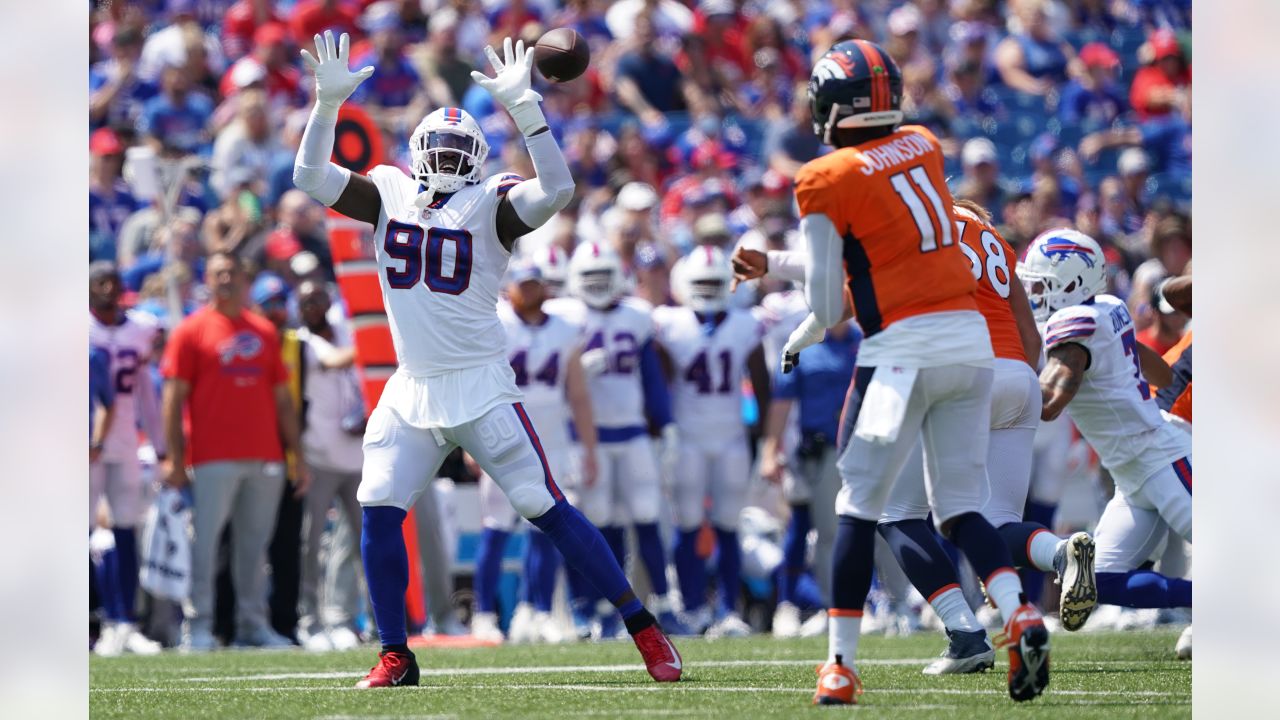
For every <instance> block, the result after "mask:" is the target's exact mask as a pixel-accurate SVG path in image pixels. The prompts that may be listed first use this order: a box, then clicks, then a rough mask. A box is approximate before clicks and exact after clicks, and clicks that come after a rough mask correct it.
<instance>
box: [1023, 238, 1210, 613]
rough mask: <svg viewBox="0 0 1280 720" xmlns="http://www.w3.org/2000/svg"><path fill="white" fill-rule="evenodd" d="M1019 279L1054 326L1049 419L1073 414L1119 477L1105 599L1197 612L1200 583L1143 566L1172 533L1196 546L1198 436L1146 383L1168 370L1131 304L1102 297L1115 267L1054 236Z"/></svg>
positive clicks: (1106, 528)
mask: <svg viewBox="0 0 1280 720" xmlns="http://www.w3.org/2000/svg"><path fill="white" fill-rule="evenodd" d="M1019 273H1020V274H1021V275H1022V279H1023V282H1024V283H1025V285H1026V287H1027V297H1028V298H1029V299H1030V300H1031V306H1032V309H1033V310H1034V312H1035V314H1036V318H1037V320H1040V321H1042V322H1043V321H1046V319H1047V323H1046V325H1045V333H1044V335H1045V338H1044V347H1045V353H1046V356H1047V358H1048V360H1047V362H1046V364H1045V367H1044V370H1043V371H1042V372H1041V373H1040V387H1041V390H1042V393H1043V395H1044V411H1043V417H1044V419H1045V420H1052V419H1054V418H1056V417H1058V416H1059V414H1060V413H1062V411H1063V410H1064V409H1069V410H1070V412H1071V419H1072V420H1073V421H1074V422H1075V424H1076V427H1077V428H1079V430H1080V434H1081V435H1083V436H1084V438H1085V440H1087V441H1088V443H1089V445H1090V446H1092V447H1093V449H1094V450H1095V451H1096V452H1097V453H1098V457H1099V459H1100V460H1101V462H1102V465H1103V466H1104V467H1105V468H1107V470H1108V471H1110V473H1111V476H1112V477H1113V478H1114V479H1115V484H1116V492H1115V495H1114V496H1113V497H1112V498H1111V501H1110V502H1108V503H1107V507H1106V509H1105V510H1103V512H1102V517H1101V518H1100V519H1099V520H1098V528H1097V531H1096V532H1095V534H1094V542H1095V543H1096V545H1097V578H1098V602H1100V603H1105V604H1108V605H1124V606H1128V607H1158V608H1172V607H1191V581H1189V580H1184V579H1179V578H1168V577H1165V576H1163V575H1160V574H1159V573H1156V572H1154V571H1151V570H1146V569H1142V567H1141V566H1142V565H1143V564H1144V563H1146V562H1147V560H1148V559H1150V557H1151V555H1152V553H1153V552H1154V551H1155V550H1156V547H1157V546H1158V545H1159V543H1160V540H1161V539H1162V538H1163V537H1164V536H1165V534H1166V533H1167V531H1168V530H1169V529H1172V530H1173V531H1174V532H1176V533H1178V535H1180V536H1182V538H1183V539H1184V540H1186V541H1187V542H1191V436H1190V435H1188V434H1187V433H1185V432H1183V431H1181V430H1178V429H1177V428H1175V427H1173V426H1172V425H1170V424H1169V423H1168V422H1166V421H1165V419H1164V418H1163V417H1162V416H1161V414H1160V408H1159V406H1158V405H1157V404H1156V402H1155V400H1154V399H1151V398H1150V397H1148V396H1149V389H1148V387H1147V382H1146V378H1147V376H1148V375H1152V376H1154V373H1155V372H1162V373H1163V374H1166V375H1167V374H1168V366H1167V365H1165V364H1164V361H1163V359H1162V358H1160V356H1159V355H1157V354H1156V352H1155V351H1154V350H1151V349H1150V348H1148V347H1146V346H1145V345H1143V344H1141V343H1139V342H1138V341H1137V339H1136V337H1135V335H1134V327H1133V319H1132V318H1131V317H1130V316H1129V311H1128V309H1127V308H1126V306H1125V303H1124V301H1122V300H1120V299H1119V298H1116V297H1114V296H1111V295H1107V294H1104V293H1103V292H1102V291H1103V289H1105V288H1106V283H1107V280H1106V261H1105V260H1104V259H1103V255H1102V248H1101V247H1099V245H1098V243H1097V242H1096V241H1094V239H1093V238H1091V237H1089V236H1088V235H1085V234H1083V233H1080V232H1077V231H1075V230H1066V229H1056V230H1049V231H1046V232H1045V233H1043V234H1041V235H1040V236H1039V237H1037V238H1036V239H1035V240H1034V241H1032V243H1031V246H1030V247H1029V248H1028V249H1027V255H1026V258H1025V260H1024V261H1023V264H1022V265H1021V266H1020V267H1019Z"/></svg>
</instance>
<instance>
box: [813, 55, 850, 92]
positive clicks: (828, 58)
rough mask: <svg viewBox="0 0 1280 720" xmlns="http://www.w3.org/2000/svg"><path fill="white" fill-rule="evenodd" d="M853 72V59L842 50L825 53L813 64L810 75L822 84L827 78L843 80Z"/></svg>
mask: <svg viewBox="0 0 1280 720" xmlns="http://www.w3.org/2000/svg"><path fill="white" fill-rule="evenodd" d="M852 74H853V61H852V60H850V59H849V56H848V55H845V54H844V53H842V52H832V53H827V54H826V55H825V56H823V58H822V59H821V60H819V61H818V62H817V63H815V64H814V66H813V73H811V77H812V78H813V80H814V81H815V82H816V83H817V84H818V85H822V84H823V83H825V82H826V81H828V80H844V79H845V78H848V77H849V76H850V75H852Z"/></svg>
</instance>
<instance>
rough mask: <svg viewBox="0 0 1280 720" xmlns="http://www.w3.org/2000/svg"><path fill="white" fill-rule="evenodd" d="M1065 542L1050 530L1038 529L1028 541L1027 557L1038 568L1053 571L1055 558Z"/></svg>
mask: <svg viewBox="0 0 1280 720" xmlns="http://www.w3.org/2000/svg"><path fill="white" fill-rule="evenodd" d="M1065 542H1066V540H1064V539H1062V538H1060V537H1058V536H1057V535H1054V534H1053V533H1051V532H1049V531H1048V530H1037V531H1036V532H1035V534H1034V535H1032V536H1031V540H1030V541H1028V542H1027V557H1029V558H1030V559H1031V564H1032V565H1034V566H1035V568H1036V569H1037V570H1041V571H1044V572H1053V571H1054V570H1053V558H1054V556H1055V555H1057V554H1058V548H1060V547H1062V545H1063V543H1065Z"/></svg>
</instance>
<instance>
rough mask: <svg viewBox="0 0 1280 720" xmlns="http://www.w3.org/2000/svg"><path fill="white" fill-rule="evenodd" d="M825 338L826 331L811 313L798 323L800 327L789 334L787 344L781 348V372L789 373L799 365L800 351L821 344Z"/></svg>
mask: <svg viewBox="0 0 1280 720" xmlns="http://www.w3.org/2000/svg"><path fill="white" fill-rule="evenodd" d="M826 336H827V329H826V328H825V327H823V326H822V323H819V322H818V318H816V317H814V315H813V313H809V316H808V317H806V318H805V319H804V322H802V323H800V327H798V328H796V329H795V331H794V332H792V333H791V337H789V338H787V344H786V345H785V346H783V348H782V372H784V373H789V372H791V371H792V370H794V369H795V367H796V365H799V364H800V351H801V350H804V349H805V348H807V347H809V346H810V345H816V344H818V343H820V342H822V339H823V338H825V337H826Z"/></svg>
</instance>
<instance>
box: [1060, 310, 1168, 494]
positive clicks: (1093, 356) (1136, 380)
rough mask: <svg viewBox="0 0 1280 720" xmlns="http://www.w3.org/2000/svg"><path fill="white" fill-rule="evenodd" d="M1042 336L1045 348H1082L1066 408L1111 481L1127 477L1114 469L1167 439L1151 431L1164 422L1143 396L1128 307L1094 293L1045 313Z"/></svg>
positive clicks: (1158, 460) (1157, 461) (1159, 460)
mask: <svg viewBox="0 0 1280 720" xmlns="http://www.w3.org/2000/svg"><path fill="white" fill-rule="evenodd" d="M1044 338H1045V351H1046V352H1049V351H1051V350H1053V349H1054V348H1056V347H1059V346H1061V345H1065V344H1067V343H1076V344H1078V345H1080V346H1081V347H1083V348H1084V349H1085V350H1086V351H1088V353H1089V365H1088V369H1087V370H1086V371H1085V374H1084V380H1083V382H1082V383H1081V385H1080V389H1079V391H1077V392H1076V395H1075V397H1074V398H1073V399H1072V400H1071V404H1070V405H1069V406H1068V411H1069V412H1070V414H1071V419H1072V420H1073V421H1075V424H1076V426H1077V427H1078V428H1079V429H1080V433H1081V434H1082V435H1084V438H1085V440H1087V441H1088V442H1089V444H1090V445H1091V446H1093V449H1094V450H1095V451H1096V452H1097V453H1098V456H1099V457H1100V458H1101V460H1102V464H1103V465H1104V466H1105V467H1107V468H1108V469H1109V470H1111V471H1112V473H1113V474H1114V475H1116V481H1117V483H1121V482H1122V481H1124V480H1130V481H1132V479H1131V478H1129V477H1122V475H1124V474H1123V473H1120V472H1117V471H1118V470H1120V469H1122V468H1124V467H1125V466H1126V465H1127V464H1129V463H1131V462H1133V461H1135V460H1137V459H1139V458H1142V457H1143V456H1144V454H1145V453H1147V451H1148V450H1158V449H1159V448H1158V446H1157V445H1159V446H1162V445H1163V444H1165V443H1167V440H1168V438H1167V437H1166V436H1165V434H1164V433H1163V432H1153V431H1158V430H1161V429H1162V428H1163V427H1164V425H1165V422H1164V419H1163V417H1161V415H1160V408H1159V407H1157V406H1156V403H1155V401H1154V400H1152V399H1150V398H1149V397H1148V394H1149V391H1148V387H1147V383H1146V380H1145V379H1143V377H1142V366H1141V361H1140V360H1139V357H1138V341H1137V338H1136V337H1135V335H1134V328H1133V319H1132V318H1131V317H1130V316H1129V310H1128V309H1127V308H1126V307H1125V304H1124V302H1123V301H1122V300H1120V299H1119V298H1117V297H1114V296H1112V295H1097V296H1094V298H1093V300H1092V301H1091V302H1089V303H1087V304H1083V305H1073V306H1071V307H1067V308H1063V309H1061V310H1058V311H1057V312H1055V313H1054V314H1053V315H1052V316H1050V317H1049V320H1048V322H1047V323H1046V325H1045V330H1044ZM1153 446H1157V447H1153ZM1188 452H1189V448H1181V447H1170V448H1169V451H1168V454H1169V457H1168V458H1167V460H1165V459H1162V458H1155V459H1154V460H1153V463H1154V464H1155V465H1160V464H1167V463H1171V462H1173V461H1174V460H1177V459H1178V458H1180V457H1184V456H1185V455H1186V454H1187V453H1188ZM1147 459H1148V460H1150V458H1147ZM1144 479H1145V477H1142V478H1137V479H1136V481H1137V482H1141V480H1144ZM1122 489H1126V488H1123V487H1122Z"/></svg>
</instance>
